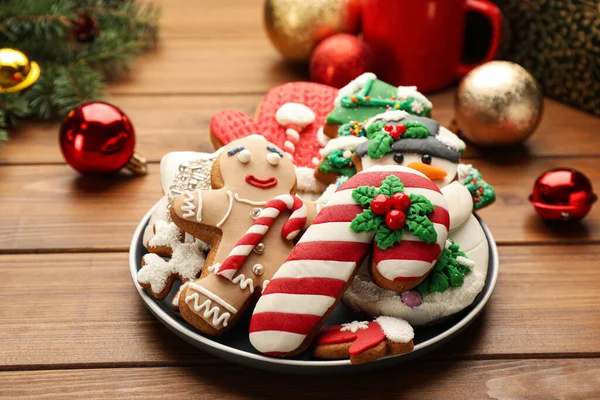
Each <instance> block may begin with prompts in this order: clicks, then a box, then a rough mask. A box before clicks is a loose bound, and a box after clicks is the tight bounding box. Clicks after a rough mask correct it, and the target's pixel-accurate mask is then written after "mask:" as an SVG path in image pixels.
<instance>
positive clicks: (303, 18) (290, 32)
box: [264, 0, 360, 61]
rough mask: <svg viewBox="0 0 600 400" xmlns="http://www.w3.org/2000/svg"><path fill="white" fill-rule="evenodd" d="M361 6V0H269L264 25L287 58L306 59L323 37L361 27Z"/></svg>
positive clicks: (275, 44) (266, 4)
mask: <svg viewBox="0 0 600 400" xmlns="http://www.w3.org/2000/svg"><path fill="white" fill-rule="evenodd" d="M359 7H360V0H266V2H265V8H264V21H265V28H266V30H267V34H268V35H269V38H270V39H271V42H272V43H273V45H274V46H275V47H276V48H277V50H279V52H280V53H281V54H282V55H283V56H284V57H285V58H287V59H289V60H293V61H307V60H308V58H309V57H310V54H311V52H312V50H313V48H314V47H315V46H316V45H317V43H319V42H320V41H322V40H323V39H325V38H327V37H329V36H331V35H334V34H336V33H341V32H347V33H355V32H356V31H357V30H358V20H359Z"/></svg>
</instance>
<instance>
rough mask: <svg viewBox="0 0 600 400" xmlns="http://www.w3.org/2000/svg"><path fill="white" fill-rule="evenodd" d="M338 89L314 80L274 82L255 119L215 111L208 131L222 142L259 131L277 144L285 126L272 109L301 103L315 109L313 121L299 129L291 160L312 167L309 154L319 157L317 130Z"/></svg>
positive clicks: (330, 107) (231, 112) (241, 114)
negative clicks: (298, 137) (298, 136)
mask: <svg viewBox="0 0 600 400" xmlns="http://www.w3.org/2000/svg"><path fill="white" fill-rule="evenodd" d="M337 93H338V90H337V89H335V88H333V87H330V86H326V85H321V84H318V83H312V82H291V83H286V84H283V85H279V86H276V87H274V88H272V89H271V90H269V92H268V93H267V94H266V95H265V97H264V99H263V101H262V102H261V104H260V106H259V108H258V110H257V113H256V115H257V120H256V121H255V120H254V119H253V118H252V117H250V116H248V115H246V114H244V113H241V112H239V111H233V110H227V111H222V112H220V113H218V114H216V115H215V116H214V117H213V118H212V119H211V122H210V128H211V132H212V134H213V135H214V136H215V137H216V138H217V139H218V140H219V141H220V142H221V143H223V144H227V143H229V142H231V141H232V140H235V139H238V138H240V137H245V136H248V135H249V134H251V133H256V132H261V134H262V135H263V136H264V137H265V138H267V140H268V141H269V142H271V143H273V144H275V145H277V146H279V147H283V143H284V142H285V140H286V139H287V135H286V133H285V130H286V127H285V126H281V125H279V123H277V120H276V119H275V113H276V112H277V110H278V109H279V107H281V106H282V105H284V104H285V103H301V104H304V105H306V106H308V108H310V109H311V110H312V111H313V112H314V113H315V121H314V122H313V123H312V124H310V125H308V126H306V127H304V128H303V129H302V131H301V132H300V140H299V142H298V144H296V152H295V153H294V164H295V165H297V166H304V167H309V168H314V164H313V162H312V159H313V157H318V158H320V155H319V149H320V148H321V145H320V144H319V142H318V141H317V132H318V130H319V128H320V127H322V126H323V124H324V123H325V119H326V118H327V115H328V114H329V113H330V112H331V110H332V109H333V101H334V100H335V98H336V96H337Z"/></svg>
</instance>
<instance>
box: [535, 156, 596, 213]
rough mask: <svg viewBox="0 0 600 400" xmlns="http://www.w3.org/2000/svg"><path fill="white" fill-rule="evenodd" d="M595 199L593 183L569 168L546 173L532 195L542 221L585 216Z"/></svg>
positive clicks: (537, 181) (539, 180)
mask: <svg viewBox="0 0 600 400" xmlns="http://www.w3.org/2000/svg"><path fill="white" fill-rule="evenodd" d="M596 199H597V196H596V195H595V194H594V192H593V189H592V183H591V182H590V180H589V179H588V178H587V177H586V176H585V175H584V174H582V173H581V172H579V171H576V170H574V169H570V168H557V169H552V170H549V171H546V172H544V173H543V174H542V175H540V176H539V177H538V179H537V180H536V181H535V184H534V186H533V193H532V194H531V196H529V201H531V202H532V203H533V206H534V207H535V210H536V211H537V213H538V214H539V215H540V216H541V217H542V218H544V219H547V220H555V221H568V220H577V219H581V218H583V217H585V216H586V215H587V213H588V212H589V211H590V209H591V207H592V204H593V203H594V202H595V201H596Z"/></svg>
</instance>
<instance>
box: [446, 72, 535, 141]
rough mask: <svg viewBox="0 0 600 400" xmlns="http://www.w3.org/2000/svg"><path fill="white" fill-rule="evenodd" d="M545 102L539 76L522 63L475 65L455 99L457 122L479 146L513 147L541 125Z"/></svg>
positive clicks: (464, 132) (465, 133) (465, 134)
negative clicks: (534, 74)
mask: <svg viewBox="0 0 600 400" xmlns="http://www.w3.org/2000/svg"><path fill="white" fill-rule="evenodd" d="M543 105H544V98H543V95H542V91H541V88H540V86H539V84H538V83H537V81H536V80H535V78H534V77H533V76H532V75H531V74H530V73H529V72H527V70H525V68H523V67H521V66H520V65H518V64H515V63H512V62H508V61H492V62H488V63H486V64H483V65H481V66H480V67H477V68H475V69H474V70H473V71H471V72H470V73H469V74H468V75H467V76H465V77H464V79H463V80H462V82H461V83H460V85H459V87H458V90H457V91H456V95H455V98H454V112H455V118H456V124H457V126H458V129H459V130H460V132H461V133H462V135H463V136H464V137H465V138H466V139H467V140H469V141H471V142H473V143H474V144H476V145H479V146H484V147H490V146H510V145H515V144H518V143H522V142H524V141H525V140H526V139H527V138H528V137H529V136H530V135H531V134H532V133H533V132H534V131H535V129H536V128H537V126H538V124H539V122H540V119H541V116H542V110H543Z"/></svg>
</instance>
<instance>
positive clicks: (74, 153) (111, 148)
mask: <svg viewBox="0 0 600 400" xmlns="http://www.w3.org/2000/svg"><path fill="white" fill-rule="evenodd" d="M59 142H60V149H61V151H62V154H63V157H64V158H65V160H66V161H67V163H69V165H70V166H71V167H73V168H74V169H76V170H77V171H79V172H81V173H104V174H110V173H115V172H117V171H119V170H120V169H121V168H123V167H127V168H128V169H129V170H131V171H132V172H134V173H138V174H144V173H146V160H145V159H144V158H143V157H142V156H140V155H139V154H136V153H134V148H135V131H134V129H133V125H132V124H131V121H130V120H129V118H128V117H127V115H125V113H124V112H123V111H121V110H120V109H118V108H117V107H115V106H113V105H111V104H108V103H102V102H90V103H86V104H82V105H80V106H79V107H77V108H75V109H74V110H71V111H70V112H69V114H68V115H67V117H66V118H65V120H64V121H63V123H62V125H61V127H60V135H59Z"/></svg>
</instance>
